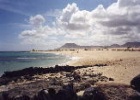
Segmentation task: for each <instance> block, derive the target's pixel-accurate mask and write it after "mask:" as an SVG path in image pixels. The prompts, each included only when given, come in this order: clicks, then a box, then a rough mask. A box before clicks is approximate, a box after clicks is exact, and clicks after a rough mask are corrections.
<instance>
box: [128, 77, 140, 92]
mask: <svg viewBox="0 0 140 100" xmlns="http://www.w3.org/2000/svg"><path fill="white" fill-rule="evenodd" d="M130 84H131V86H132V88H133V89H134V90H137V91H138V92H140V75H137V76H136V77H134V78H133V79H132V80H131V83H130Z"/></svg>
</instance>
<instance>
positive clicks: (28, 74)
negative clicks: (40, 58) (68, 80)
mask: <svg viewBox="0 0 140 100" xmlns="http://www.w3.org/2000/svg"><path fill="white" fill-rule="evenodd" d="M94 66H98V67H103V66H107V64H96V65H93V66H91V65H87V66H68V65H66V66H58V65H56V66H55V67H49V68H41V67H30V68H25V69H22V70H17V71H11V72H5V73H4V74H3V75H2V76H1V77H0V85H6V84H8V83H10V82H11V81H15V82H17V81H18V80H24V79H26V80H33V79H34V77H33V76H34V75H42V74H48V73H58V72H73V71H74V70H77V69H81V68H88V67H94ZM79 77H80V76H78V75H76V74H75V75H74V78H77V79H78V78H79Z"/></svg>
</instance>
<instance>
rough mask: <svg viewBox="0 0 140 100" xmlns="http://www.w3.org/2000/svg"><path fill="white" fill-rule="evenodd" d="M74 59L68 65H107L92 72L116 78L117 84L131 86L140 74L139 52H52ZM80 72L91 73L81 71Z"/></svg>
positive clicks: (95, 68)
mask: <svg viewBox="0 0 140 100" xmlns="http://www.w3.org/2000/svg"><path fill="white" fill-rule="evenodd" d="M52 52H53V53H58V54H63V55H66V56H71V57H74V58H75V59H74V60H72V61H70V62H68V63H67V64H68V65H74V66H78V65H95V64H107V66H105V67H93V68H90V70H93V71H91V72H94V73H102V74H103V75H104V76H107V77H112V78H114V82H115V83H123V84H128V85H129V84H130V81H131V80H132V78H133V77H135V76H136V75H138V74H140V67H139V66H140V52H139V51H134V52H133V51H111V50H109V51H106V50H104V51H96V50H93V51H85V50H78V51H52ZM79 71H80V72H82V73H84V72H83V71H87V72H88V71H89V68H87V69H84V70H83V69H80V70H79Z"/></svg>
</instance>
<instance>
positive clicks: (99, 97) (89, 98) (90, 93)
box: [83, 87, 106, 100]
mask: <svg viewBox="0 0 140 100" xmlns="http://www.w3.org/2000/svg"><path fill="white" fill-rule="evenodd" d="M83 100H106V97H105V95H104V94H103V93H102V92H100V91H99V90H97V89H96V88H93V87H89V88H87V89H86V90H85V91H84V94H83Z"/></svg>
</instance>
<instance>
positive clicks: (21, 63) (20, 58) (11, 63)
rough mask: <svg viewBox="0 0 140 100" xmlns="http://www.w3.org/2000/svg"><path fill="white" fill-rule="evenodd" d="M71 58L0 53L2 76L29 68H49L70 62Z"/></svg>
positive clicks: (48, 54)
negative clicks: (7, 72) (5, 72)
mask: <svg viewBox="0 0 140 100" xmlns="http://www.w3.org/2000/svg"><path fill="white" fill-rule="evenodd" d="M69 60H70V58H68V57H66V56H63V55H56V54H53V53H31V52H0V75H2V74H3V73H4V71H13V70H19V69H23V68H28V67H49V66H53V65H56V64H61V63H65V62H67V61H69Z"/></svg>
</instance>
